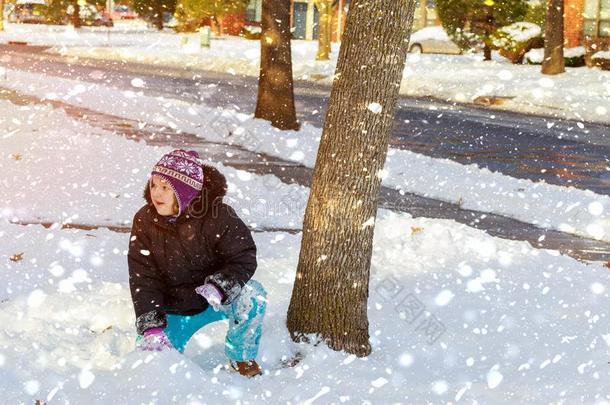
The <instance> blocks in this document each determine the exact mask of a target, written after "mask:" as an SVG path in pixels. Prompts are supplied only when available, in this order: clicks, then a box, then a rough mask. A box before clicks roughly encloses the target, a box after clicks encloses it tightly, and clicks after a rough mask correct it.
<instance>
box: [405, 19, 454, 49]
mask: <svg viewBox="0 0 610 405" xmlns="http://www.w3.org/2000/svg"><path fill="white" fill-rule="evenodd" d="M409 52H411V53H446V54H452V55H459V54H461V53H462V50H461V49H460V47H459V46H457V45H456V43H455V42H453V41H452V40H451V38H449V35H447V33H446V32H445V30H444V29H443V27H441V26H436V27H426V28H422V29H421V30H419V31H416V32H414V33H413V34H411V40H410V43H409Z"/></svg>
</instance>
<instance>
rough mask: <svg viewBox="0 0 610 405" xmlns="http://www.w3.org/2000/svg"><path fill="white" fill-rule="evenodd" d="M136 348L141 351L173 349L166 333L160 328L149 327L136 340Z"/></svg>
mask: <svg viewBox="0 0 610 405" xmlns="http://www.w3.org/2000/svg"><path fill="white" fill-rule="evenodd" d="M136 348H137V349H138V350H140V351H143V352H160V351H163V350H168V349H173V348H174V346H172V344H171V342H170V341H169V339H168V337H167V335H166V334H165V332H164V331H163V329H161V328H151V329H148V330H146V331H145V332H144V335H143V336H139V337H138V339H137V340H136Z"/></svg>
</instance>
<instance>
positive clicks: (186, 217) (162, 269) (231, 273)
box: [127, 165, 256, 334]
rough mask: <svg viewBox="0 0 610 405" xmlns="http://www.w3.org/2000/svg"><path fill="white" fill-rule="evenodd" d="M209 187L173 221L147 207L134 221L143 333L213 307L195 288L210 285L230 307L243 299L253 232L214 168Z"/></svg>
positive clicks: (132, 266) (134, 273)
mask: <svg viewBox="0 0 610 405" xmlns="http://www.w3.org/2000/svg"><path fill="white" fill-rule="evenodd" d="M203 174H204V183H203V190H202V192H201V195H200V196H199V197H197V198H196V199H195V200H194V201H193V202H192V203H191V204H190V205H189V207H188V209H187V210H186V211H185V212H184V213H183V214H182V215H180V216H179V217H178V218H177V219H175V221H174V222H172V221H170V220H169V219H168V217H164V216H162V215H159V214H158V213H157V210H156V209H155V207H154V206H153V204H152V201H151V199H150V192H149V184H148V183H147V185H146V189H145V191H144V198H145V199H146V201H147V204H146V205H145V206H144V207H142V208H141V209H140V210H139V211H138V212H137V213H136V215H135V217H134V219H133V225H132V229H131V238H130V242H129V253H128V255H127V259H128V264H129V285H130V288H131V296H132V300H133V305H134V309H135V312H136V328H137V331H138V333H139V334H142V333H143V332H144V331H145V330H146V329H149V328H153V327H162V328H164V327H165V326H166V319H165V314H166V313H172V314H181V315H193V314H197V313H200V312H202V311H204V310H205V309H206V308H207V306H208V303H207V301H206V300H205V299H204V298H203V297H201V296H200V295H199V294H197V293H196V292H195V288H196V287H198V286H200V285H203V284H205V283H206V282H210V283H212V284H214V285H216V287H218V288H219V289H220V290H221V291H222V293H223V295H224V298H223V304H227V303H229V302H231V301H232V300H233V299H235V297H236V296H238V295H239V292H240V290H241V288H242V287H243V286H244V285H245V284H246V283H247V282H248V280H249V279H250V278H251V277H252V275H253V274H254V271H255V269H256V246H255V245H254V240H253V239H252V235H251V234H250V230H249V229H248V227H247V226H246V225H245V224H244V223H243V221H242V220H241V219H239V217H238V216H237V215H236V214H235V211H234V210H233V209H232V208H231V207H229V206H228V205H226V204H224V203H223V202H222V197H223V196H224V195H225V193H226V188H227V183H226V180H225V178H224V176H223V175H222V174H220V172H218V171H217V170H216V169H215V168H213V167H211V166H206V165H204V166H203Z"/></svg>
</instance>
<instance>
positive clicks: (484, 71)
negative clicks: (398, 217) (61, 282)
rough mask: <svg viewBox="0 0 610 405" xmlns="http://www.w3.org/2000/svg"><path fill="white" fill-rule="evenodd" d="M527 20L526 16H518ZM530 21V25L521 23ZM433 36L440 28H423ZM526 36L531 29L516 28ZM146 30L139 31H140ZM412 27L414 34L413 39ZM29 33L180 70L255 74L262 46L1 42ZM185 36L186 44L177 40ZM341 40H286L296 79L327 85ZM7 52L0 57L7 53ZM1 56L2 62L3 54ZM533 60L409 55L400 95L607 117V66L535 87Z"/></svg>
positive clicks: (102, 37)
mask: <svg viewBox="0 0 610 405" xmlns="http://www.w3.org/2000/svg"><path fill="white" fill-rule="evenodd" d="M519 24H527V23H519ZM519 26H520V27H525V28H527V27H529V26H528V25H519ZM422 31H423V33H422V35H423V34H426V33H427V34H426V35H428V34H430V35H431V36H432V37H437V36H439V35H441V34H439V28H436V27H430V28H426V29H425V30H422ZM517 32H518V33H519V35H531V32H533V31H532V30H530V29H524V30H523V31H521V30H520V29H519V30H517ZM144 34H145V35H144ZM416 35H418V33H417V32H416V33H413V36H412V39H411V41H412V42H413V41H414V39H413V38H417V36H416ZM24 38H26V39H27V41H29V42H30V43H32V44H45V45H51V46H53V47H54V48H53V50H51V51H50V52H60V53H62V54H65V55H70V56H83V57H89V58H99V59H110V60H125V61H132V62H142V63H148V64H153V65H156V66H169V67H175V68H179V69H185V68H187V69H191V70H198V69H201V70H212V71H219V72H231V73H232V74H235V75H248V76H254V77H257V76H258V74H259V57H260V47H259V42H258V41H250V40H245V39H240V38H236V37H223V38H218V39H216V38H215V39H213V40H212V45H211V47H210V48H203V49H201V48H199V34H188V35H183V34H175V33H170V32H161V33H159V32H156V31H152V30H146V29H144V28H141V27H136V28H129V29H126V28H125V27H123V26H122V27H119V28H117V29H112V30H107V29H104V28H101V29H97V28H84V29H81V30H80V32H76V31H75V30H74V29H71V28H70V27H49V26H43V25H40V26H37V25H28V24H21V25H19V24H10V23H8V24H6V29H5V31H4V32H1V33H0V41H8V40H23V39H24ZM183 39H186V41H187V45H182V44H183ZM338 49H339V44H333V52H332V55H331V60H330V61H328V62H320V61H316V60H315V55H316V50H317V43H316V42H315V41H300V40H295V41H292V58H293V73H294V77H295V78H296V79H301V80H313V81H318V82H320V83H325V84H331V83H332V80H333V77H334V73H335V64H336V58H337V55H338ZM9 57H10V56H9V55H5V56H3V57H2V58H9ZM2 58H0V62H1V61H2V60H4V61H6V59H2ZM501 71H505V72H506V71H508V72H511V73H512V77H511V79H507V80H502V81H498V80H496V78H497V77H498V74H499V72H501ZM540 77H541V73H540V68H539V67H538V66H528V65H513V64H511V63H510V62H508V61H507V60H505V59H504V58H502V57H501V56H498V55H497V54H495V55H494V60H493V61H490V62H484V61H483V60H482V55H481V54H468V55H433V54H430V55H428V54H423V55H422V54H410V55H409V56H408V60H407V65H406V67H405V70H404V73H403V80H402V84H401V90H400V91H401V94H404V95H410V96H422V97H427V96H431V97H436V98H440V99H445V100H449V101H455V102H472V101H473V100H475V99H476V98H477V97H479V96H502V97H504V100H505V101H504V103H503V104H501V105H494V106H493V108H499V109H506V110H514V111H520V112H530V113H538V114H545V115H549V116H555V117H564V118H571V119H579V120H589V121H599V122H609V121H610V119H609V117H608V114H607V113H605V112H603V111H599V110H598V107H600V106H607V105H609V104H610V72H606V71H599V70H591V69H588V68H568V69H567V71H566V73H564V74H562V75H559V76H558V77H557V78H556V80H557V82H558V83H557V86H556V87H555V88H554V89H552V90H547V89H544V88H540V86H539V85H538V83H537V82H538V79H540Z"/></svg>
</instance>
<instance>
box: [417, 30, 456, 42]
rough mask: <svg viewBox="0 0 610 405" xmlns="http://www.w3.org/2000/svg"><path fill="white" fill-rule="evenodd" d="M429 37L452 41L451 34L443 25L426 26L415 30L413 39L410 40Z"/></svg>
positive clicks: (422, 39)
mask: <svg viewBox="0 0 610 405" xmlns="http://www.w3.org/2000/svg"><path fill="white" fill-rule="evenodd" d="M428 39H434V40H437V41H450V40H451V39H450V38H449V35H447V32H446V31H445V30H444V29H443V27H442V26H435V27H426V28H422V29H421V30H418V31H415V32H414V33H412V34H411V39H410V41H409V42H411V43H414V42H420V41H424V40H428Z"/></svg>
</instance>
